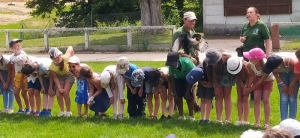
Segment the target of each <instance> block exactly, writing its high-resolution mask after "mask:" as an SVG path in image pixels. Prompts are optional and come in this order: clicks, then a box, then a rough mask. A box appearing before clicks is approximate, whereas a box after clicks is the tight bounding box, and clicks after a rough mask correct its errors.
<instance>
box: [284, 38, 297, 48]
mask: <svg viewBox="0 0 300 138" xmlns="http://www.w3.org/2000/svg"><path fill="white" fill-rule="evenodd" d="M299 44H300V39H297V40H293V41H290V42H286V43H284V44H283V45H282V46H281V47H280V49H281V50H297V49H298V48H299V46H300V45H299Z"/></svg>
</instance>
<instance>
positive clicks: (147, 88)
mask: <svg viewBox="0 0 300 138" xmlns="http://www.w3.org/2000/svg"><path fill="white" fill-rule="evenodd" d="M144 91H145V93H146V94H153V86H151V84H150V83H149V82H145V85H144Z"/></svg>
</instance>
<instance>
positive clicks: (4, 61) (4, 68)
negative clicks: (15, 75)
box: [0, 55, 11, 70]
mask: <svg viewBox="0 0 300 138" xmlns="http://www.w3.org/2000/svg"><path fill="white" fill-rule="evenodd" d="M10 57H11V56H10V55H2V58H3V59H2V61H3V65H1V63H0V70H7V68H6V65H7V64H8V63H9V61H10Z"/></svg>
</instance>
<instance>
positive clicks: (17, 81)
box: [9, 39, 31, 114]
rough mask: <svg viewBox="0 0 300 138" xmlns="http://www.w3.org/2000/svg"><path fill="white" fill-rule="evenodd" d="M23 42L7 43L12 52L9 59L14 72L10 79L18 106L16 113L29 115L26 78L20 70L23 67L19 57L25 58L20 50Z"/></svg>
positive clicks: (14, 40) (13, 41)
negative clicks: (23, 103)
mask: <svg viewBox="0 0 300 138" xmlns="http://www.w3.org/2000/svg"><path fill="white" fill-rule="evenodd" d="M22 41H23V40H20V39H13V40H11V41H10V42H9V48H10V49H11V50H12V51H13V52H14V53H13V54H12V56H11V58H10V63H11V64H13V65H14V69H15V71H14V72H12V79H13V87H14V88H15V89H14V96H15V98H16V102H17V104H18V106H19V110H18V112H17V113H26V114H29V113H30V112H31V110H30V107H29V100H28V96H27V86H28V85H27V77H26V76H24V75H23V74H22V73H21V69H22V66H23V64H24V63H23V61H22V60H23V59H22V57H21V56H23V57H24V56H26V53H25V52H24V51H23V50H22V44H21V42H22ZM20 91H21V94H22V97H23V99H24V102H25V106H26V108H25V110H24V108H23V105H22V101H21V98H20Z"/></svg>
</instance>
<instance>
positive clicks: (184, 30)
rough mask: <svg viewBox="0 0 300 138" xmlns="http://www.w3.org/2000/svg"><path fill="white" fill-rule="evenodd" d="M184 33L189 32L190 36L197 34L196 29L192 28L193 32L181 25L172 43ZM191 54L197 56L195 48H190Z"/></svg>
mask: <svg viewBox="0 0 300 138" xmlns="http://www.w3.org/2000/svg"><path fill="white" fill-rule="evenodd" d="M182 34H187V36H188V37H192V36H193V35H194V34H195V30H194V29H192V31H191V33H190V32H189V31H187V30H186V29H185V28H184V27H183V26H181V27H180V28H178V29H177V30H176V31H175V32H174V34H173V37H172V44H174V42H175V40H176V39H177V38H178V37H179V36H180V35H182ZM190 55H191V56H192V57H196V54H195V49H194V48H190Z"/></svg>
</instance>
